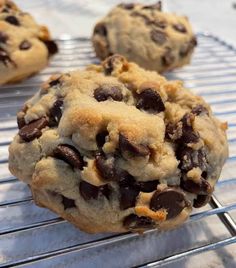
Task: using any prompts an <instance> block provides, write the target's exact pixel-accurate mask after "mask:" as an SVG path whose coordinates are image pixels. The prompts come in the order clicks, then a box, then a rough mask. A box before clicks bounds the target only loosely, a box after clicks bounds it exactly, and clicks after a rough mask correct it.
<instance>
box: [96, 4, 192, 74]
mask: <svg viewBox="0 0 236 268" xmlns="http://www.w3.org/2000/svg"><path fill="white" fill-rule="evenodd" d="M92 41H93V45H94V48H95V51H96V54H97V56H98V57H99V58H100V59H102V60H103V59H105V58H106V57H108V56H110V55H112V54H115V53H119V54H121V55H123V56H125V57H126V58H127V59H128V60H130V61H134V62H136V63H138V64H139V65H140V66H142V67H143V68H146V69H150V70H155V71H158V72H164V71H167V70H171V69H173V68H176V67H181V66H183V65H185V64H188V63H189V62H190V59H191V56H192V53H193V50H194V47H195V46H196V44H197V41H196V37H195V36H194V34H193V31H192V28H191V25H190V23H189V21H188V18H187V17H186V16H177V15H176V14H169V13H164V12H162V11H161V4H160V2H159V3H157V4H155V5H141V4H120V5H118V6H117V7H115V8H113V9H112V10H111V11H110V12H109V13H108V15H107V16H105V17H104V18H103V19H102V20H101V21H99V22H98V23H97V24H96V26H95V28H94V33H93V36H92Z"/></svg>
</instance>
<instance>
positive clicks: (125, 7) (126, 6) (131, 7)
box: [118, 3, 135, 10]
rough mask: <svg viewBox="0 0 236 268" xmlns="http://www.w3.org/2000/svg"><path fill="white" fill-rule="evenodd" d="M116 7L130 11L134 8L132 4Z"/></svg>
mask: <svg viewBox="0 0 236 268" xmlns="http://www.w3.org/2000/svg"><path fill="white" fill-rule="evenodd" d="M118 7H120V8H124V9H128V10H130V9H133V8H134V7H135V4H133V3H127V4H125V3H122V4H119V5H118Z"/></svg>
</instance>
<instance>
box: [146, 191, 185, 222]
mask: <svg viewBox="0 0 236 268" xmlns="http://www.w3.org/2000/svg"><path fill="white" fill-rule="evenodd" d="M185 207H186V200H185V197H184V194H183V193H181V192H179V191H177V190H175V189H172V188H167V189H165V190H163V191H156V192H155V193H154V194H153V196H152V198H151V202H150V208H151V209H152V210H154V211H157V210H160V209H165V210H166V211H167V213H168V214H167V220H169V219H172V218H175V217H176V216H178V215H179V214H180V213H181V211H182V210H183V209H184V208H185Z"/></svg>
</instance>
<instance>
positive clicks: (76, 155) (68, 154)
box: [53, 144, 85, 170]
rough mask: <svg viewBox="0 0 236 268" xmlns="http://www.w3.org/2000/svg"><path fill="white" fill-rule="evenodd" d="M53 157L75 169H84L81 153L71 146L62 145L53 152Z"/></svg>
mask: <svg viewBox="0 0 236 268" xmlns="http://www.w3.org/2000/svg"><path fill="white" fill-rule="evenodd" d="M53 156H54V157H55V158H57V159H60V160H63V161H65V162H66V163H67V164H69V165H71V166H72V167H73V168H78V169H80V170H82V169H83V167H84V165H85V163H84V161H83V157H82V156H81V154H80V152H79V151H78V150H77V149H76V148H75V147H73V146H71V145H69V144H60V145H58V146H57V147H56V148H55V149H54V150H53Z"/></svg>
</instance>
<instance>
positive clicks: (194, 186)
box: [180, 178, 213, 195]
mask: <svg viewBox="0 0 236 268" xmlns="http://www.w3.org/2000/svg"><path fill="white" fill-rule="evenodd" d="M180 186H181V188H183V189H184V190H185V191H187V192H189V193H193V194H200V195H207V194H210V193H212V191H213V189H212V187H211V185H210V184H209V182H207V181H206V180H205V179H203V178H202V179H200V181H199V182H195V181H193V180H189V179H187V180H184V179H182V180H181V184H180Z"/></svg>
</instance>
